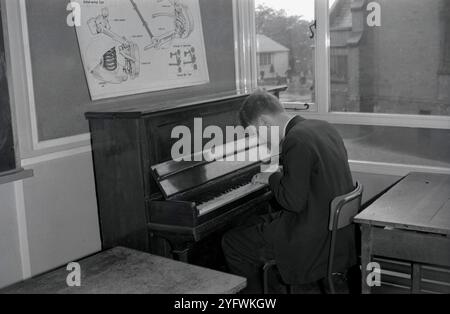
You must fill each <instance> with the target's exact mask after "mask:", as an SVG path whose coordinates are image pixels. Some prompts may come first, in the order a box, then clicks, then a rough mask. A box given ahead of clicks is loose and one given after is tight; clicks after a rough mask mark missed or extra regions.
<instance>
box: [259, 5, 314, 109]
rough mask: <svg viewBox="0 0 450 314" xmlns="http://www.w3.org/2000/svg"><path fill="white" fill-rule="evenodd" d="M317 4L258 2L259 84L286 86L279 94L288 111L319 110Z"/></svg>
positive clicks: (264, 85)
mask: <svg viewBox="0 0 450 314" xmlns="http://www.w3.org/2000/svg"><path fill="white" fill-rule="evenodd" d="M314 1H315V0H301V1H292V0H256V32H257V67H258V85H259V86H261V87H268V86H274V85H287V86H288V90H287V91H286V92H284V93H281V95H280V96H281V100H282V101H283V102H284V103H285V106H286V107H287V108H294V109H304V108H306V107H305V106H304V105H303V104H304V103H308V104H309V110H310V111H315V110H316V107H315V105H314V39H311V38H310V35H311V31H310V25H311V24H313V23H314V19H315V11H314ZM314 31H315V30H314ZM295 103H297V104H295ZM298 103H300V104H298Z"/></svg>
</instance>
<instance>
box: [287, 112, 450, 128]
mask: <svg viewBox="0 0 450 314" xmlns="http://www.w3.org/2000/svg"><path fill="white" fill-rule="evenodd" d="M288 111H290V110H288ZM291 112H292V113H295V114H298V113H299V112H298V111H297V110H292V111H291ZM301 114H302V115H303V116H304V117H305V118H309V119H318V120H325V121H328V122H330V123H334V124H356V125H378V126H398V127H411V128H427V129H443V130H447V129H450V116H426V115H422V116H421V115H406V114H385V113H358V112H325V113H321V112H319V113H317V112H305V111H303V112H302V113H301Z"/></svg>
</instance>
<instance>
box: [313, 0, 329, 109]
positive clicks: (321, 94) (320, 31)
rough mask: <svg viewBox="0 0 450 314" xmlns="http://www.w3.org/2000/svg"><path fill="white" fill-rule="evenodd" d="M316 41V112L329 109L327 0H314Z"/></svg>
mask: <svg viewBox="0 0 450 314" xmlns="http://www.w3.org/2000/svg"><path fill="white" fill-rule="evenodd" d="M315 6H316V20H317V30H316V42H315V46H316V49H315V64H316V70H315V71H316V75H315V80H316V84H315V91H316V103H317V107H318V112H319V113H320V114H326V113H328V112H329V110H330V33H329V19H328V0H316V5H315Z"/></svg>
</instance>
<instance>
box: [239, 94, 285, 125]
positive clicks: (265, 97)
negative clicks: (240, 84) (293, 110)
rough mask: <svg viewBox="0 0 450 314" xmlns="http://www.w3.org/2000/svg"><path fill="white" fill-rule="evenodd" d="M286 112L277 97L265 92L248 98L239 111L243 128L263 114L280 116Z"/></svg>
mask: <svg viewBox="0 0 450 314" xmlns="http://www.w3.org/2000/svg"><path fill="white" fill-rule="evenodd" d="M281 112H284V108H283V106H282V105H281V103H280V101H279V100H278V98H277V97H275V96H274V95H272V94H271V93H268V92H266V91H265V90H262V89H260V90H257V91H256V92H254V93H253V94H251V95H250V96H248V97H247V99H246V100H245V101H244V103H243V104H242V107H241V109H240V111H239V119H240V121H241V124H242V126H244V127H248V126H249V125H251V124H252V123H254V122H255V121H257V120H258V118H259V117H260V116H261V115H263V114H278V113H281Z"/></svg>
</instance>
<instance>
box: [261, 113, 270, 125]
mask: <svg viewBox="0 0 450 314" xmlns="http://www.w3.org/2000/svg"><path fill="white" fill-rule="evenodd" d="M259 122H260V125H263V126H266V127H270V126H271V125H272V117H271V116H269V115H266V114H262V115H261V116H260V117H259Z"/></svg>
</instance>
